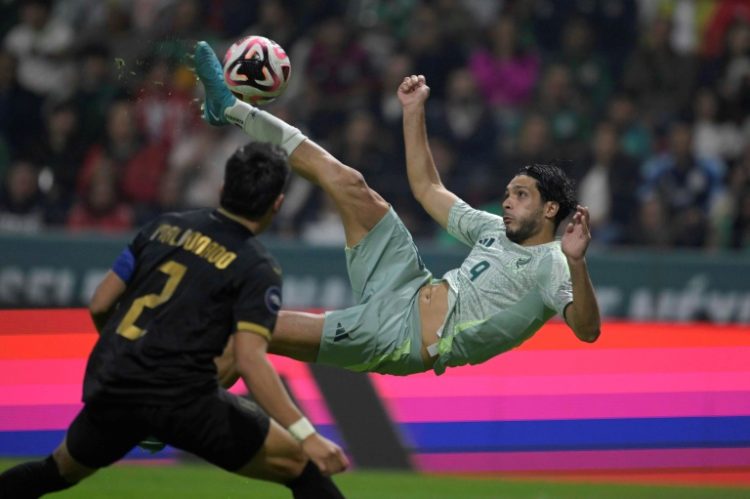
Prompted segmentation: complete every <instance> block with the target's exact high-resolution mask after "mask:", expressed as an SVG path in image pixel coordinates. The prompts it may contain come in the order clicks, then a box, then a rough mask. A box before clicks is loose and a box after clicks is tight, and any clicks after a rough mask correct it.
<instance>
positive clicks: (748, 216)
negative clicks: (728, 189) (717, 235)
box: [730, 185, 750, 251]
mask: <svg viewBox="0 0 750 499" xmlns="http://www.w3.org/2000/svg"><path fill="white" fill-rule="evenodd" d="M730 244H731V247H732V248H733V249H743V248H744V249H745V250H746V251H747V249H748V248H750V185H748V186H746V187H745V189H744V190H743V191H742V192H741V193H740V195H739V196H738V197H737V201H736V203H735V207H734V217H733V219H732V225H731V243H730Z"/></svg>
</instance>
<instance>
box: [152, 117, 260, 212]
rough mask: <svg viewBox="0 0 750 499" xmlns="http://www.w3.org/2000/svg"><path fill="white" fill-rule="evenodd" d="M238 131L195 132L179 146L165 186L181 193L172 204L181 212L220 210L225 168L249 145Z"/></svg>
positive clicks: (171, 159) (197, 129) (203, 129)
mask: <svg viewBox="0 0 750 499" xmlns="http://www.w3.org/2000/svg"><path fill="white" fill-rule="evenodd" d="M248 140H249V139H248V137H247V135H245V134H244V133H242V131H241V130H238V129H235V128H216V127H208V126H201V127H195V128H193V129H192V130H191V131H190V132H189V133H187V134H184V135H182V136H181V137H180V139H179V140H178V141H177V142H176V143H175V145H174V147H173V148H172V151H171V153H170V155H169V160H168V164H169V169H168V171H167V172H166V174H165V176H164V179H163V182H164V183H165V184H166V185H165V188H166V189H167V190H166V192H164V193H163V194H168V193H169V191H168V188H169V187H173V188H175V189H176V190H177V192H176V193H175V194H176V196H177V197H176V199H173V200H172V201H170V203H171V204H175V205H177V206H178V207H180V208H199V207H204V206H216V205H218V202H219V193H220V191H221V186H222V184H223V183H224V165H225V163H226V160H227V158H228V157H229V156H231V154H232V153H233V152H234V151H235V150H237V149H238V148H239V147H241V146H242V145H244V144H246V143H247V142H248Z"/></svg>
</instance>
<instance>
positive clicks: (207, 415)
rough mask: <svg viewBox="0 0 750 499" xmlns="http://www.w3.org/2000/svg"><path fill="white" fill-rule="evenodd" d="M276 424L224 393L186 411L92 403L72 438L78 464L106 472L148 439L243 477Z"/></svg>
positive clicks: (72, 429) (197, 401) (75, 425)
mask: <svg viewBox="0 0 750 499" xmlns="http://www.w3.org/2000/svg"><path fill="white" fill-rule="evenodd" d="M269 426H270V420H269V418H268V416H267V415H266V414H265V413H264V412H263V411H262V410H261V409H260V407H258V406H257V405H256V404H255V403H253V402H250V401H249V400H246V399H243V398H240V397H238V396H236V395H232V394H230V393H228V392H226V391H224V390H217V391H216V392H215V393H211V394H207V395H203V396H200V397H197V398H194V399H191V400H190V401H189V403H186V404H183V405H177V406H175V405H170V406H153V405H140V404H136V403H130V402H129V403H117V404H113V403H109V402H108V403H100V402H95V403H88V404H86V405H85V406H84V408H83V409H82V410H81V412H80V413H78V416H76V418H75V419H74V420H73V423H71V425H70V428H69V429H68V433H67V436H66V442H67V445H68V450H69V451H70V455H71V456H73V459H75V460H76V461H78V462H79V463H81V464H82V465H84V466H88V467H89V468H102V467H104V466H109V465H110V464H112V463H114V462H116V461H119V460H120V459H122V458H123V457H124V456H125V455H126V454H127V453H128V452H129V451H130V450H131V449H132V448H133V447H135V446H136V445H137V444H138V443H139V442H140V441H141V440H143V439H145V438H146V437H148V436H153V437H156V438H158V439H159V440H161V441H162V442H164V443H166V444H169V445H171V446H172V447H176V448H178V449H182V450H184V451H187V452H190V453H192V454H195V455H196V456H198V457H201V458H203V459H205V460H206V461H208V462H209V463H212V464H215V465H216V466H219V467H221V468H223V469H225V470H228V471H237V470H238V469H240V468H241V467H242V466H244V465H245V464H247V463H248V462H249V461H250V460H251V459H252V458H253V456H254V455H255V454H256V453H257V452H258V450H260V448H261V446H262V445H263V442H265V440H266V436H267V435H268V429H269Z"/></svg>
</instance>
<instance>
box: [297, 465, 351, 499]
mask: <svg viewBox="0 0 750 499" xmlns="http://www.w3.org/2000/svg"><path fill="white" fill-rule="evenodd" d="M286 486H287V487H289V488H290V489H292V495H293V496H294V499H328V498H330V499H344V496H343V494H341V491H339V489H338V487H336V484H335V483H333V480H331V479H330V478H329V477H327V476H323V475H322V474H321V473H320V470H319V469H318V467H317V466H316V465H315V463H313V462H312V461H308V462H307V466H305V469H303V470H302V473H300V475H299V476H298V477H297V478H295V479H294V480H292V481H291V482H289V483H287V484H286Z"/></svg>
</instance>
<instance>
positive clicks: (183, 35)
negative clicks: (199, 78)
mask: <svg viewBox="0 0 750 499" xmlns="http://www.w3.org/2000/svg"><path fill="white" fill-rule="evenodd" d="M149 3H151V2H149ZM157 5H158V2H157ZM205 14H206V11H205V8H204V3H203V2H200V1H199V0H179V1H176V2H169V3H167V4H166V5H164V3H163V2H162V9H161V10H160V11H159V12H158V13H157V16H158V17H157V19H156V20H155V21H154V22H153V24H152V25H150V26H148V29H149V31H152V32H154V35H155V38H156V43H155V46H154V48H153V49H152V53H153V54H154V55H156V56H157V57H158V58H160V59H168V60H171V61H184V60H185V57H186V55H187V54H189V53H190V52H191V51H192V47H193V45H194V44H195V42H196V41H198V40H206V41H209V42H210V41H212V40H213V38H214V37H213V34H212V33H211V32H210V31H209V30H208V26H207V24H206V22H205Z"/></svg>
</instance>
